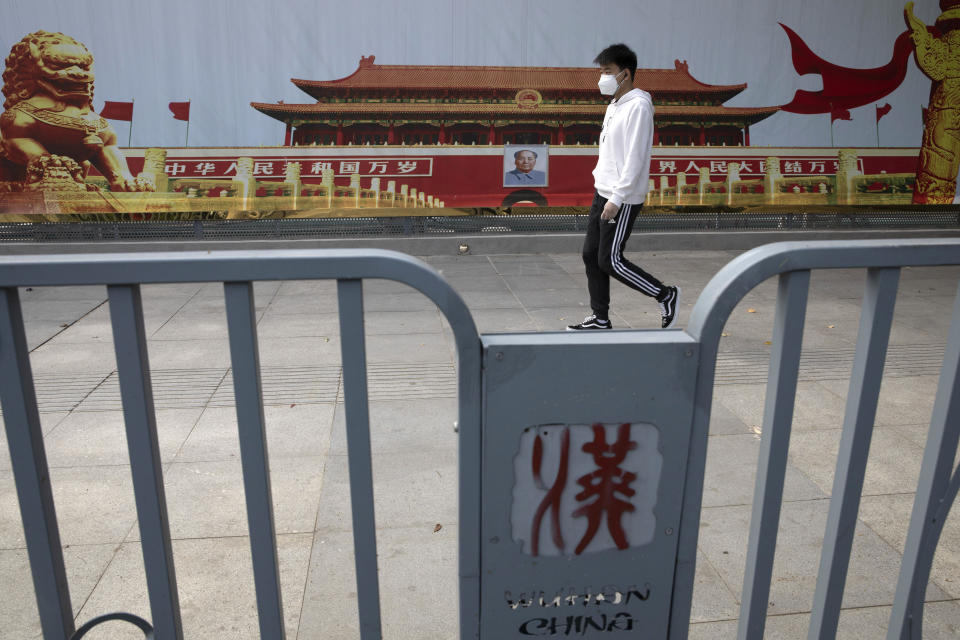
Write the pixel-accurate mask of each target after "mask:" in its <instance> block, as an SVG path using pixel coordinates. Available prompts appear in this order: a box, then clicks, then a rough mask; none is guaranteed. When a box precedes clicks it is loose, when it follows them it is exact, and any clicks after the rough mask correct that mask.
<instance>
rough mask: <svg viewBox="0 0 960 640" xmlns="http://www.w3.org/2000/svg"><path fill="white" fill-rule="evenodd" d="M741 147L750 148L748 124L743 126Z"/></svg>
mask: <svg viewBox="0 0 960 640" xmlns="http://www.w3.org/2000/svg"><path fill="white" fill-rule="evenodd" d="M743 145H744V146H745V147H749V146H750V125H748V124H746V125H744V126H743Z"/></svg>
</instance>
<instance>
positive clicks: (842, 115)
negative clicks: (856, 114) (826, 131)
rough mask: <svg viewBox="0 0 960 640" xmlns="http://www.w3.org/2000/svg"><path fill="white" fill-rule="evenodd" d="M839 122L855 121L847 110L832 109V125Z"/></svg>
mask: <svg viewBox="0 0 960 640" xmlns="http://www.w3.org/2000/svg"><path fill="white" fill-rule="evenodd" d="M837 120H853V118H852V117H851V116H850V112H849V111H848V110H846V109H842V108H840V107H830V124H833V123H834V122H836V121H837Z"/></svg>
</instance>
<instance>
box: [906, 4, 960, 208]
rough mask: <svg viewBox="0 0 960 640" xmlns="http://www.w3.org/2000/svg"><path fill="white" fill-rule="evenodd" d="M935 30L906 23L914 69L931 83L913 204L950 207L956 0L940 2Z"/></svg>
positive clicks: (957, 138) (956, 166)
mask: <svg viewBox="0 0 960 640" xmlns="http://www.w3.org/2000/svg"><path fill="white" fill-rule="evenodd" d="M940 10H941V11H942V13H941V14H940V17H938V18H937V22H936V29H928V28H927V26H926V25H925V24H923V22H921V21H920V20H918V19H917V17H916V16H914V15H913V3H912V2H908V3H907V4H906V7H905V8H904V12H903V13H904V18H905V19H906V21H907V26H908V27H910V31H911V32H912V33H911V37H912V38H913V42H914V45H915V47H916V49H915V56H916V61H917V66H918V67H920V70H921V71H923V72H924V73H925V74H926V75H927V76H928V77H929V78H930V80H931V81H932V83H933V84H932V86H931V87H930V104H929V106H928V107H927V108H926V109H924V118H923V119H924V129H923V146H922V147H921V149H920V163H919V166H918V168H917V184H916V188H915V190H914V192H913V202H914V203H916V204H950V203H952V202H953V198H954V194H955V193H956V188H957V171H958V170H960V0H940Z"/></svg>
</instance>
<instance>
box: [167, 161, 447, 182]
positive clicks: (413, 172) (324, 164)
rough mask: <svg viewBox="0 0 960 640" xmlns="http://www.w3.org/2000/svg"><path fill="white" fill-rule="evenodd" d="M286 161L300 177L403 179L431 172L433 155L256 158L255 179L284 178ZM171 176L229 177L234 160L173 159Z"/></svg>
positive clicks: (169, 163)
mask: <svg viewBox="0 0 960 640" xmlns="http://www.w3.org/2000/svg"><path fill="white" fill-rule="evenodd" d="M289 162H298V163H299V164H300V177H301V178H310V177H315V178H320V177H323V172H324V171H325V170H327V169H330V170H332V171H333V173H334V176H335V177H337V178H344V177H349V176H351V175H353V174H359V175H360V176H362V177H365V178H367V177H369V178H375V177H383V178H406V177H421V178H422V177H430V176H432V175H433V158H333V159H331V158H257V159H256V160H255V161H254V163H253V175H254V177H257V178H264V179H267V178H283V176H284V174H285V172H286V166H287V163H289ZM164 170H165V171H166V173H167V175H168V176H170V177H171V178H232V177H234V176H236V175H237V161H236V159H231V158H223V159H208V158H173V159H167V162H166V166H165V167H164Z"/></svg>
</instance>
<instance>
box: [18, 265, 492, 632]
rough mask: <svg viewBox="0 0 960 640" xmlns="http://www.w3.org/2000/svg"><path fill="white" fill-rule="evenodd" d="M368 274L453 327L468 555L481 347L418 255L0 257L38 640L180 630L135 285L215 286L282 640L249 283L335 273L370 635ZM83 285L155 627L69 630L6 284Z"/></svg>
mask: <svg viewBox="0 0 960 640" xmlns="http://www.w3.org/2000/svg"><path fill="white" fill-rule="evenodd" d="M365 278H382V279H388V280H394V281H397V282H402V283H404V284H407V285H409V286H411V287H413V288H415V289H417V290H419V291H420V292H422V293H423V294H424V295H426V296H427V297H428V298H430V299H431V300H432V301H433V302H434V303H436V305H437V307H438V308H439V309H440V310H441V311H442V312H443V313H444V315H445V316H446V318H447V320H448V322H449V323H450V327H451V329H452V330H453V334H454V338H455V341H456V349H457V356H458V361H459V362H458V372H459V373H458V376H459V381H458V393H459V398H460V410H459V441H460V446H459V466H460V474H461V477H463V478H472V479H473V481H472V482H469V481H467V482H462V483H461V484H460V492H459V504H460V518H459V520H460V524H459V536H460V541H461V544H462V545H463V548H464V549H477V548H478V547H479V544H478V539H477V536H478V535H479V531H480V523H479V520H478V517H479V512H480V509H479V504H480V496H479V483H478V482H477V479H478V478H479V474H480V378H479V377H480V341H479V338H478V335H477V330H476V326H475V324H474V322H473V318H472V317H471V315H470V312H469V311H468V309H467V307H466V305H465V304H464V303H463V300H462V299H461V298H460V296H459V295H457V293H456V292H455V291H453V289H451V288H450V286H449V285H448V284H447V283H446V282H444V281H443V279H442V278H441V277H440V276H439V275H438V274H437V273H436V272H435V271H433V270H432V269H430V268H429V267H428V266H427V265H426V264H424V263H423V262H420V261H419V260H415V259H413V258H411V257H409V256H405V255H403V254H399V253H395V252H389V251H377V250H370V251H353V250H327V251H309V250H306V251H269V252H241V251H231V252H222V253H217V254H209V253H206V252H202V253H201V252H190V253H157V254H146V255H144V254H140V255H135V254H114V255H106V254H105V255H87V256H50V257H32V256H31V257H19V258H0V402H2V407H3V413H4V423H5V426H6V431H7V439H8V443H9V447H10V452H11V459H12V463H13V472H14V478H15V481H16V487H17V495H18V497H19V500H20V510H21V516H22V518H23V526H24V531H25V534H26V541H27V552H28V555H29V558H30V565H31V569H32V572H33V578H34V588H35V590H36V595H37V606H38V608H39V613H40V621H41V626H42V629H43V635H44V637H45V638H49V639H53V638H56V639H58V640H61V639H65V638H79V637H81V636H82V635H84V634H85V633H86V632H87V631H88V630H89V629H90V628H92V627H93V626H95V625H96V624H98V623H100V622H104V621H106V620H112V619H124V620H127V621H129V622H132V623H133V624H136V625H137V626H138V627H140V628H141V629H142V630H143V631H144V633H145V635H147V637H156V638H157V640H172V639H180V638H182V637H183V631H182V625H181V622H180V607H179V602H178V597H177V586H176V585H177V583H176V576H175V571H174V566H173V554H172V550H171V545H170V529H169V523H168V520H167V512H166V500H165V497H164V487H163V477H162V470H161V467H160V454H159V448H158V443H157V427H156V420H155V416H154V410H153V397H152V393H151V385H150V368H149V365H148V362H147V342H146V333H145V331H144V321H143V309H142V304H141V296H140V285H141V284H150V283H161V282H163V283H177V282H223V283H224V292H225V299H226V312H227V325H228V331H229V342H230V357H231V362H232V366H233V379H234V392H235V397H236V408H237V422H238V428H239V435H240V455H241V464H242V470H243V482H244V490H245V492H246V502H247V520H248V523H249V529H250V547H251V552H252V557H253V572H254V582H255V590H256V599H257V608H258V614H259V623H260V636H261V637H262V638H283V637H284V626H283V611H282V604H281V594H280V580H279V574H278V565H277V545H276V531H275V528H274V517H273V506H272V502H271V490H270V470H269V458H268V455H267V443H266V434H265V431H264V417H263V394H262V390H261V380H260V363H259V353H258V348H257V332H256V315H255V313H254V299H253V282H254V281H258V280H292V279H336V280H337V293H338V298H339V304H340V329H341V340H342V351H343V386H344V398H345V409H346V419H347V425H348V429H347V450H348V461H349V474H350V487H351V491H350V493H351V502H352V514H353V524H354V529H353V530H354V547H355V550H356V551H355V561H356V570H357V594H358V603H359V605H358V606H359V614H360V628H361V633H362V637H363V638H379V637H380V635H381V633H380V607H379V605H380V593H379V583H378V577H377V549H376V537H375V526H374V503H373V479H372V470H371V458H370V433H369V420H368V408H367V370H366V357H365V345H364V328H363V297H362V290H361V280H362V279H365ZM84 284H86V285H89V284H106V285H107V290H108V293H109V300H110V315H111V321H112V324H113V337H114V345H115V348H116V354H117V371H118V377H119V380H120V391H121V397H122V401H123V411H124V419H125V424H126V433H127V442H128V446H129V452H130V463H131V472H132V474H133V486H134V493H135V498H136V506H137V516H138V519H139V524H140V535H141V541H142V542H141V547H142V550H143V560H144V566H145V568H146V577H147V587H148V591H149V598H150V610H151V612H152V617H153V622H152V629H151V625H150V624H149V623H147V622H146V621H143V620H141V619H139V618H137V617H136V616H132V615H129V614H113V615H111V616H104V617H102V618H98V619H96V620H91V621H90V622H88V623H87V624H86V625H84V626H83V627H81V628H80V629H75V627H74V622H73V612H72V609H71V605H70V595H69V589H68V586H67V579H66V573H65V571H64V563H63V553H62V550H61V545H60V536H59V533H58V529H57V518H56V513H55V510H54V504H53V496H52V492H51V488H50V478H49V472H48V468H47V462H46V455H45V453H44V447H43V434H42V432H41V429H40V418H39V412H38V409H37V401H36V395H35V392H34V383H33V377H32V374H31V370H30V361H29V357H28V356H29V354H28V351H27V347H26V337H25V331H24V324H23V316H22V313H21V309H20V299H19V292H18V290H17V287H18V286H45V285H84ZM478 564H479V557H478V555H477V554H476V553H463V554H461V556H460V576H461V577H460V598H461V610H462V611H464V612H470V611H473V610H475V609H476V607H477V600H478V596H477V593H478V575H479V567H478ZM476 626H477V623H476V620H475V619H471V617H470V616H469V615H464V616H461V628H462V629H463V633H462V635H463V636H464V637H469V636H470V634H471V633H474V630H475V629H476ZM151 633H152V634H154V635H153V636H151V635H150V634H151ZM74 634H76V635H74Z"/></svg>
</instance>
